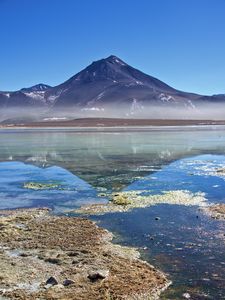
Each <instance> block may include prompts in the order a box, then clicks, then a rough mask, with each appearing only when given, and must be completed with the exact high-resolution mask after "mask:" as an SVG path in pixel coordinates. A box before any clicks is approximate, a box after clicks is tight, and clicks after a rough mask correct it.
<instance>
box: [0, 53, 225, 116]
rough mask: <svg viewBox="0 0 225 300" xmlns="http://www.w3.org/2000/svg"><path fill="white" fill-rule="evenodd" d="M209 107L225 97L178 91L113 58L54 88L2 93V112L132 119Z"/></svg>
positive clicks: (34, 88) (24, 89)
mask: <svg viewBox="0 0 225 300" xmlns="http://www.w3.org/2000/svg"><path fill="white" fill-rule="evenodd" d="M208 103H212V104H219V103H224V104H225V95H224V94H219V95H212V96H204V95H198V94H194V93H187V92H183V91H179V90H176V89H174V88H173V87H170V86H169V85H167V84H166V83H164V82H162V81H160V80H158V79H157V78H154V77H152V76H149V75H147V74H145V73H143V72H141V71H139V70H137V69H135V68H133V67H131V66H130V65H128V64H127V63H125V62H124V61H122V60H121V59H120V58H118V57H116V56H114V55H111V56H109V57H107V58H105V59H101V60H98V61H95V62H93V63H92V64H91V65H89V66H88V67H86V68H85V69H84V70H82V71H80V72H79V73H77V74H76V75H74V76H73V77H71V78H70V79H69V80H67V81H65V82H64V83H62V84H60V85H57V86H55V87H51V86H49V85H46V84H37V85H35V86H32V87H30V88H22V89H21V90H19V91H15V92H0V109H6V110H7V111H9V110H10V109H15V110H16V109H29V110H31V111H33V112H34V113H35V108H39V109H41V112H42V113H45V112H46V113H49V112H52V113H53V112H62V111H63V112H64V113H66V112H68V113H72V112H74V113H81V112H84V113H87V112H98V113H99V114H101V113H103V112H105V111H107V110H108V109H113V110H114V113H115V112H117V111H118V113H119V112H120V110H123V113H124V116H131V115H132V114H134V115H135V114H138V113H141V112H143V111H145V108H146V107H148V108H149V107H150V108H151V107H154V106H155V105H156V106H159V107H161V108H162V110H163V108H164V107H165V108H168V107H178V108H181V107H182V108H185V109H186V108H187V109H195V107H199V106H201V105H202V104H203V105H205V104H208ZM6 114H7V113H6ZM37 114H38V110H37Z"/></svg>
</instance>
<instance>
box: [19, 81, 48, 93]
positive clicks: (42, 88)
mask: <svg viewBox="0 0 225 300" xmlns="http://www.w3.org/2000/svg"><path fill="white" fill-rule="evenodd" d="M49 88H51V86H50V85H47V84H44V83H38V84H35V85H33V86H31V87H28V88H23V89H21V91H22V92H42V91H43V92H44V91H46V90H48V89H49Z"/></svg>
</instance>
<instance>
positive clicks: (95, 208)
mask: <svg viewBox="0 0 225 300" xmlns="http://www.w3.org/2000/svg"><path fill="white" fill-rule="evenodd" d="M143 192H146V191H128V192H121V193H117V194H112V201H110V202H109V203H107V204H92V205H87V206H83V207H81V208H79V209H76V210H75V212H76V213H81V214H104V213H109V212H126V211H129V210H131V209H133V208H143V207H148V206H152V205H156V204H164V203H165V204H176V205H185V206H192V205H197V206H205V205H206V198H205V195H204V193H201V192H198V193H191V192H190V191H187V190H176V191H164V192H162V194H156V195H144V196H143V195H142V193H143Z"/></svg>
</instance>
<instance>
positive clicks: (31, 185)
mask: <svg viewBox="0 0 225 300" xmlns="http://www.w3.org/2000/svg"><path fill="white" fill-rule="evenodd" d="M23 187H24V188H25V189H31V190H50V189H58V188H60V184H58V183H42V182H26V183H24V185H23Z"/></svg>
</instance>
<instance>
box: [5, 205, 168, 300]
mask: <svg viewBox="0 0 225 300" xmlns="http://www.w3.org/2000/svg"><path fill="white" fill-rule="evenodd" d="M111 240H112V234H110V233H109V232H108V231H106V230H104V229H102V228H99V227H98V226H97V225H96V224H95V223H93V222H92V221H90V220H88V219H83V218H69V217H57V216H52V215H50V213H49V210H48V209H27V210H16V211H1V212H0V270H1V272H0V299H26V300H29V299H39V300H42V299H64V300H66V299H76V300H79V299H83V300H87V299H90V300H98V299H99V300H100V299H101V300H107V299H111V300H113V299H135V300H138V299H146V300H147V299H149V300H150V299H158V296H159V294H160V293H161V291H162V290H164V289H165V288H166V287H167V286H168V285H169V284H170V282H169V281H168V280H167V278H166V277H165V275H164V274H163V273H162V272H160V271H158V270H156V269H155V268H154V267H153V266H151V265H149V264H148V263H146V262H144V261H141V260H139V259H138V256H139V253H138V252H137V251H136V250H135V249H131V248H127V247H121V246H118V245H114V244H112V243H111Z"/></svg>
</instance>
